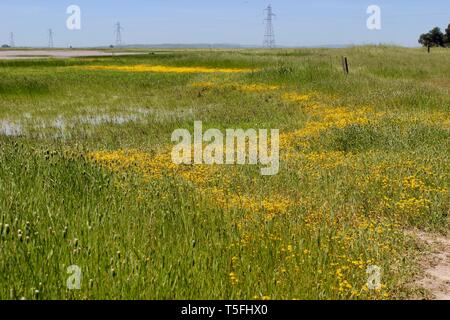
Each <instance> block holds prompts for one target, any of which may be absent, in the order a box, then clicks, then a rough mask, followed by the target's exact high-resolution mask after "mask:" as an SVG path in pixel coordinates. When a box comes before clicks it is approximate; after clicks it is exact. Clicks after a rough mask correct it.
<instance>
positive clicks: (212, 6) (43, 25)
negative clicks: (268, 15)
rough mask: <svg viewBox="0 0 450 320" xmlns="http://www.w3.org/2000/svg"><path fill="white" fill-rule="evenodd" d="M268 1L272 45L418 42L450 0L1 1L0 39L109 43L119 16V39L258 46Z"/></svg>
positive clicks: (446, 16) (447, 10) (440, 21)
mask: <svg viewBox="0 0 450 320" xmlns="http://www.w3.org/2000/svg"><path fill="white" fill-rule="evenodd" d="M269 3H271V4H272V6H273V10H274V13H276V15H277V17H276V18H275V20H274V26H275V34H276V40H277V44H279V45H284V46H318V45H329V44H333V45H335V44H366V43H389V44H399V45H404V46H417V45H418V43H417V39H418V37H419V35H420V34H421V33H423V32H425V31H428V30H430V29H431V28H432V27H434V26H439V27H442V28H443V29H445V28H444V27H446V26H447V25H448V24H449V23H450V0H427V1H424V0H370V1H367V0H309V1H306V0H271V1H270V0H126V1H125V0H71V1H67V0H46V1H45V0H0V44H1V43H9V34H10V32H14V35H15V42H16V45H17V46H46V45H47V43H48V38H47V32H48V31H47V30H48V29H49V28H52V29H53V32H54V42H55V46H58V47H66V46H68V45H72V46H74V47H79V46H96V45H109V44H114V42H115V36H114V24H115V23H116V22H117V21H120V22H121V24H122V26H123V28H124V31H123V42H124V43H125V44H159V43H233V44H243V45H261V44H262V42H263V35H264V24H263V20H264V11H263V10H264V8H265V7H267V5H269ZM69 5H78V6H79V7H80V8H81V14H82V15H81V23H82V25H81V30H75V31H74V30H68V29H67V27H66V20H67V18H68V16H69V15H68V14H67V13H66V9H67V7H68V6H69ZM369 5H378V6H379V7H380V8H381V23H382V25H381V26H382V29H381V30H376V31H370V30H368V29H367V27H366V21H367V18H368V17H369V15H368V14H367V13H366V10H367V7H368V6H369Z"/></svg>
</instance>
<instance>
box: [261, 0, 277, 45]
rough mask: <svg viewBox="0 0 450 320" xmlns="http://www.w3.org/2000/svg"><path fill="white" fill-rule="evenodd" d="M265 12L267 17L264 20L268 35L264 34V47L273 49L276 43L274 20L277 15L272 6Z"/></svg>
mask: <svg viewBox="0 0 450 320" xmlns="http://www.w3.org/2000/svg"><path fill="white" fill-rule="evenodd" d="M264 12H267V17H266V19H265V20H264V22H265V23H266V33H265V34H264V44H263V46H264V47H265V48H270V49H273V48H275V46H276V43H275V31H274V28H273V21H272V18H273V17H275V16H276V15H275V14H274V13H273V11H272V6H271V5H269V6H268V7H267V8H266V9H265V10H264Z"/></svg>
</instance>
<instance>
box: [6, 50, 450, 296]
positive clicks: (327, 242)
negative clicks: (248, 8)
mask: <svg viewBox="0 0 450 320" xmlns="http://www.w3.org/2000/svg"><path fill="white" fill-rule="evenodd" d="M448 54H449V53H448V50H444V49H442V50H438V49H437V50H435V51H434V52H433V54H431V55H428V54H427V53H426V51H424V50H421V49H403V48H396V47H383V46H380V47H355V48H348V49H334V50H331V49H304V50H303V49H302V50H272V51H264V50H209V51H208V50H174V51H154V52H153V54H148V55H143V56H130V57H110V58H108V57H102V58H79V59H67V60H52V59H49V60H27V61H7V62H0V75H1V77H0V119H2V120H3V121H10V122H11V123H20V124H21V126H22V132H21V133H20V134H18V135H17V136H12V137H6V136H1V137H0V223H1V225H0V237H1V238H0V239H1V240H0V270H1V272H0V298H2V299H20V298H26V299H105V298H110V299H169V298H175V299H212V298H216V299H267V298H271V299H397V298H404V297H408V296H410V294H411V289H410V286H409V285H408V284H409V283H410V281H411V278H412V277H413V275H414V274H415V273H416V272H417V265H416V263H415V257H416V256H417V251H416V250H417V249H416V248H417V247H416V246H415V245H414V243H413V241H412V240H411V239H410V238H409V236H407V235H405V233H404V230H405V229H408V228H410V227H418V228H420V229H426V230H431V231H434V232H442V233H448V230H449V217H448V213H449V201H448V199H449V198H448V185H449V175H448V164H449V158H448V150H449V139H448V138H449V111H450V110H449V107H450V91H449V89H448V88H447V87H446V86H445V84H446V83H447V82H446V81H447V80H448V74H449V72H450V60H449V59H448ZM342 55H345V56H347V57H348V58H349V61H350V74H349V75H348V76H346V75H344V74H343V72H342V69H341V66H340V62H339V61H340V60H339V59H340V56H342ZM143 64H144V65H166V66H175V67H183V66H189V67H209V68H250V69H258V70H259V71H256V72H248V73H242V74H202V73H198V74H197V73H196V74H170V73H135V72H123V71H113V70H86V69H85V68H84V67H86V66H95V65H105V66H133V65H143ZM446 79H447V80H446ZM202 82H203V83H205V82H212V83H218V84H221V83H222V84H230V83H231V84H232V85H231V86H230V85H222V86H221V85H217V86H204V87H202V86H195V85H194V84H196V83H202ZM245 85H247V86H257V85H259V86H260V88H261V87H263V86H268V87H270V86H276V87H277V89H276V90H267V91H264V90H256V91H251V90H249V91H245V90H242V89H239V88H242V86H245ZM286 94H290V96H289V95H288V96H286ZM293 94H296V95H299V96H301V97H303V96H308V98H305V99H303V98H302V99H298V100H297V101H296V100H295V99H294V100H292V99H286V97H292V96H294V95H293ZM136 110H146V112H143V113H141V115H140V117H139V119H137V118H136V119H133V120H132V121H124V122H121V121H95V120H92V121H91V122H89V121H84V122H83V120H80V119H89V117H91V118H92V119H114V118H113V117H114V116H118V115H130V114H134V113H135V112H136ZM95 117H100V118H95ZM57 119H64V120H65V121H67V122H68V123H70V122H71V121H72V122H71V123H73V124H72V125H70V126H67V127H65V129H64V130H61V126H58V125H54V124H55V121H57ZM76 119H78V122H77V120H76ZM194 120H201V121H203V124H204V127H205V128H219V129H221V130H224V129H227V128H279V129H280V131H281V134H282V146H281V156H282V161H281V171H280V174H279V175H277V176H274V177H261V176H260V175H259V170H258V168H254V167H248V166H244V167H240V166H231V167H219V168H216V167H214V168H211V167H208V166H205V167H200V168H197V167H187V168H173V167H172V166H171V163H170V161H167V157H166V154H167V152H168V150H170V146H171V142H170V137H171V133H172V131H173V130H175V129H178V128H187V129H192V127H193V121H194ZM5 123H7V122H5ZM42 124H46V125H45V126H43V125H42ZM52 124H53V125H52ZM108 157H109V158H108ZM133 157H134V158H133ZM108 159H115V160H114V161H111V160H108ZM130 159H131V160H130ZM164 159H166V160H164ZM153 169H155V170H156V169H157V170H160V173H161V174H159V175H154V174H152V170H153ZM153 173H154V172H153ZM149 177H151V178H149ZM73 264H75V265H78V266H80V267H81V269H82V272H83V273H82V275H83V278H82V288H81V290H80V291H69V290H67V288H66V280H67V278H68V276H69V275H68V274H67V273H66V269H67V267H68V266H70V265H73ZM369 265H378V266H380V267H381V268H382V269H383V277H382V284H383V286H382V288H381V289H380V290H378V291H371V290H368V288H367V284H366V282H367V274H366V268H367V267H368V266H369Z"/></svg>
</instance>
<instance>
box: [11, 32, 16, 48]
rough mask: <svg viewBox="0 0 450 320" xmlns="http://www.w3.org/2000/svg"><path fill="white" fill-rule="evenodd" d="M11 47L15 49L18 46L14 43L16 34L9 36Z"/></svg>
mask: <svg viewBox="0 0 450 320" xmlns="http://www.w3.org/2000/svg"><path fill="white" fill-rule="evenodd" d="M9 46H10V47H11V48H14V47H15V46H16V44H15V42H14V33H12V32H11V33H10V34H9Z"/></svg>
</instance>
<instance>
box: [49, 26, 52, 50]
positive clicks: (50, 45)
mask: <svg viewBox="0 0 450 320" xmlns="http://www.w3.org/2000/svg"><path fill="white" fill-rule="evenodd" d="M48 47H49V48H53V30H52V29H48Z"/></svg>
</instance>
